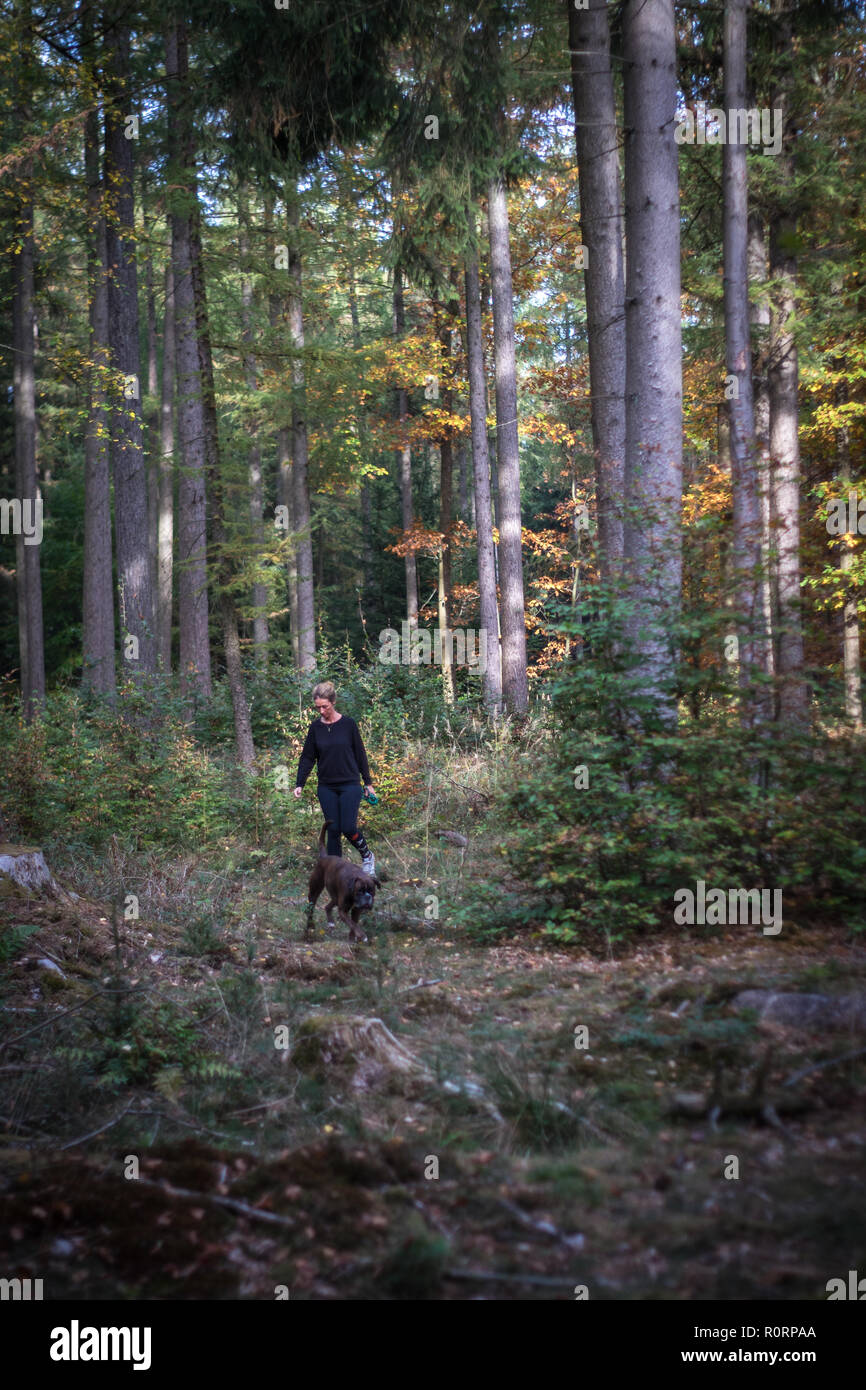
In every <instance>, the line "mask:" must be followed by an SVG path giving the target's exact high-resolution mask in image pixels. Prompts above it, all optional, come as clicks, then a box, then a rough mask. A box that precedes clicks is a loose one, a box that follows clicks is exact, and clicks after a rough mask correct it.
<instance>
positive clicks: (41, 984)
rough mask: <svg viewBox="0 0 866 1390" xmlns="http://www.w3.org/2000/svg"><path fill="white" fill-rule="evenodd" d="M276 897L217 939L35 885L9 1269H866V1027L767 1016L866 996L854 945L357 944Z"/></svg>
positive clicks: (202, 1273)
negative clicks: (769, 1008)
mask: <svg viewBox="0 0 866 1390" xmlns="http://www.w3.org/2000/svg"><path fill="white" fill-rule="evenodd" d="M252 883H253V880H252V879H250V878H249V877H248V878H247V879H246V880H244V887H243V905H242V911H239V912H237V913H235V915H234V918H233V920H232V921H231V922H230V923H229V924H228V925H227V926H226V927H225V929H224V930H222V931H220V932H217V933H212V932H210V931H209V930H208V929H205V928H196V924H195V923H188V924H187V925H186V927H185V928H183V929H182V930H181V929H179V927H178V924H177V923H174V924H167V923H165V922H162V921H160V920H159V918H158V915H153V916H151V917H148V916H147V915H144V916H143V917H142V919H141V920H138V921H132V922H126V921H123V920H121V919H120V916H119V914H118V920H117V925H116V928H115V925H114V924H113V921H112V911H111V909H110V907H109V906H108V905H107V904H106V903H104V902H100V901H98V900H96V899H92V898H91V899H88V898H86V897H84V896H81V897H78V898H70V897H69V896H68V894H66V893H65V892H64V893H61V894H60V896H58V897H51V896H48V897H45V898H35V897H27V895H25V894H22V893H20V892H15V891H13V890H12V889H11V888H10V887H9V886H8V885H7V889H6V891H5V894H4V896H3V900H2V902H0V915H2V920H3V927H2V935H0V941H2V943H3V955H2V961H3V963H2V980H0V993H2V1003H3V1013H2V1024H3V1034H2V1050H0V1133H2V1139H0V1177H2V1192H0V1232H2V1233H3V1234H2V1235H0V1244H2V1246H3V1247H5V1248H4V1249H3V1251H2V1255H0V1259H2V1265H3V1268H4V1270H6V1271H7V1273H8V1275H9V1276H10V1277H12V1276H13V1275H16V1274H17V1275H18V1276H20V1277H33V1278H42V1279H43V1281H44V1289H45V1293H44V1296H45V1298H46V1299H50V1298H69V1297H71V1298H77V1299H106V1298H117V1297H119V1298H127V1299H133V1298H157V1299H189V1298H195V1299H201V1298H213V1299H236V1298H242V1299H274V1298H278V1297H290V1298H292V1299H317V1300H321V1299H377V1300H386V1299H467V1298H469V1299H520V1300H526V1299H532V1300H548V1299H569V1300H571V1299H574V1298H575V1297H576V1296H577V1297H580V1296H583V1295H584V1293H585V1296H588V1297H590V1298H592V1299H602V1300H616V1299H640V1300H679V1299H736V1300H741V1299H758V1300H789V1299H792V1300H796V1299H807V1300H824V1299H826V1291H825V1288H826V1284H827V1281H828V1280H829V1279H831V1278H836V1277H840V1276H842V1277H844V1276H845V1275H846V1273H847V1271H848V1270H849V1269H858V1268H859V1269H863V1268H866V1212H864V1203H863V1198H862V1178H863V1157H864V1143H866V1107H864V1104H863V1101H864V1090H866V1068H864V1061H866V1057H864V1051H866V1048H864V1039H863V1036H862V1032H861V1031H859V1030H858V1028H857V1027H855V1026H854V1025H853V1024H852V1023H850V1021H849V1022H848V1023H845V1024H843V1025H840V1026H836V1025H835V1024H834V1023H833V1010H832V1008H830V1010H829V1013H828V1011H827V1009H826V1008H825V1010H824V1013H823V1014H822V1016H821V1023H820V1026H818V1025H816V1024H812V1025H809V1023H808V1021H807V1022H806V1023H797V1024H795V1025H793V1026H782V1025H781V1024H778V1023H771V1022H768V1021H764V1022H762V1021H761V1020H760V1018H759V1017H757V1015H756V1012H755V1009H754V1008H752V1009H745V1010H744V1009H743V1008H742V1007H740V1006H738V1005H737V1004H736V1003H735V1000H736V996H737V994H738V993H739V992H741V991H744V990H748V989H762V990H766V989H773V990H776V991H783V992H786V993H794V994H804V993H805V994H812V995H816V994H819V995H821V996H823V997H824V999H825V1000H827V999H829V1000H831V1001H832V1000H834V999H837V998H838V997H839V996H844V995H849V996H850V995H851V994H852V993H854V994H856V993H858V992H859V994H861V995H862V994H863V993H864V991H866V951H864V949H863V946H862V944H861V943H859V942H858V941H857V939H856V938H854V937H852V936H851V935H850V934H848V933H847V932H845V931H844V930H841V929H838V928H830V927H820V926H818V927H809V928H807V927H806V926H804V925H791V926H790V927H789V926H788V925H786V926H785V928H784V930H783V932H782V934H781V935H780V936H779V937H774V938H770V937H764V936H762V935H761V934H760V931H759V929H758V928H747V927H741V928H732V929H726V930H719V931H715V932H714V933H713V932H711V931H710V929H701V928H691V929H683V930H682V932H681V933H680V934H679V935H677V936H676V937H673V936H668V937H667V938H665V939H662V940H658V939H657V940H647V941H644V942H642V943H639V944H636V945H632V946H631V947H630V948H628V949H625V950H623V951H622V952H621V953H620V954H619V955H618V956H617V958H609V957H606V956H605V955H604V954H603V953H592V952H590V951H587V950H581V949H568V950H566V949H554V948H551V946H550V945H548V944H546V943H545V942H544V941H542V940H533V939H532V938H530V937H526V936H524V937H522V938H521V939H519V940H517V939H511V940H508V941H507V942H504V943H503V944H501V945H497V946H494V947H483V946H478V945H473V944H471V943H469V942H468V941H467V939H466V938H465V936H461V935H460V934H458V933H457V932H455V931H451V932H449V930H448V928H447V927H446V926H442V925H439V924H435V923H433V924H430V925H429V927H425V928H423V929H422V928H420V927H419V928H418V934H412V932H411V931H405V930H401V931H395V930H393V929H392V928H393V922H389V921H388V920H387V919H386V918H384V917H383V919H382V920H380V921H379V923H378V927H377V928H376V929H373V928H372V927H371V940H370V942H369V943H368V944H367V945H364V946H359V947H356V948H350V947H349V945H348V942H347V941H346V940H345V933H344V931H343V929H342V928H340V929H339V930H337V929H335V930H334V931H333V932H329V933H327V934H326V933H325V932H324V930H322V929H321V928H319V929H317V930H318V934H317V935H315V936H314V937H313V939H311V940H306V939H304V935H303V919H302V913H301V911H300V905H299V903H298V902H297V900H292V899H286V900H284V902H283V903H282V905H281V908H280V911H279V912H276V913H272V914H270V915H269V914H268V912H267V911H264V910H262V909H261V907H259V909H258V911H257V910H256V909H255V903H256V902H258V903H259V904H261V903H262V902H265V901H267V899H268V891H267V885H264V886H263V885H262V884H259V885H258V886H257V888H256V889H255V891H253V888H252V887H251V884H252ZM320 916H321V915H320ZM49 961H50V962H52V963H53V967H52V965H48V964H46V962H49ZM40 962H41V963H40ZM846 1017H847V1016H846ZM828 1018H829V1020H830V1021H829V1022H828ZM849 1053H850V1054H853V1055H852V1056H848V1054H849ZM846 1059H847V1060H846ZM800 1073H804V1074H803V1075H802V1076H801V1075H799V1074H800Z"/></svg>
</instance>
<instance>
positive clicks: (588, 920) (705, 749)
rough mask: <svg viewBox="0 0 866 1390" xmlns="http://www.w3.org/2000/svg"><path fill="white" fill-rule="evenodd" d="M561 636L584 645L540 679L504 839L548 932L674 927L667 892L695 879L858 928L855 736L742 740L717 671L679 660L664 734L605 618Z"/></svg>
mask: <svg viewBox="0 0 866 1390" xmlns="http://www.w3.org/2000/svg"><path fill="white" fill-rule="evenodd" d="M713 621H715V622H717V621H718V619H717V618H716V617H715V616H714V617H713ZM560 630H561V631H564V632H566V633H567V634H569V635H570V636H577V635H580V636H581V637H582V639H583V641H584V649H583V650H584V655H583V659H581V660H579V661H575V662H573V663H571V664H570V665H568V666H566V667H565V668H563V669H562V670H561V671H560V672H559V673H558V674H557V675H556V677H555V678H554V679H552V680H551V682H550V684H549V694H550V698H551V702H552V713H553V719H554V730H555V734H554V738H553V740H552V743H551V746H550V752H549V761H548V762H547V763H546V765H545V766H543V767H539V769H538V771H537V772H534V773H533V774H531V775H529V776H527V777H525V778H524V779H523V781H522V783H521V785H520V786H519V787H517V788H516V789H515V791H514V792H513V794H512V796H511V798H510V801H509V811H510V814H511V817H512V827H511V828H512V833H511V834H510V835H509V837H508V842H507V848H508V860H509V862H510V864H511V867H512V869H513V872H514V873H515V875H517V876H519V877H520V878H522V879H523V880H524V881H526V882H528V883H529V884H531V885H532V887H533V888H534V890H535V892H536V893H537V895H538V899H539V912H538V918H539V924H540V925H541V926H542V928H543V930H544V932H545V933H546V934H547V935H549V936H552V937H554V938H555V939H557V940H559V941H563V942H569V941H576V940H578V939H581V940H583V939H586V938H587V936H591V935H593V934H595V933H603V934H604V935H605V936H606V937H607V939H608V940H609V941H610V940H617V939H620V938H623V937H627V936H629V935H631V934H632V933H634V932H635V931H639V930H642V929H647V928H654V927H660V926H667V927H670V926H672V925H673V924H674V918H673V909H674V899H673V895H674V893H675V891H676V890H677V889H680V888H691V890H692V891H694V890H695V884H696V881H697V880H698V879H703V880H704V882H705V883H706V885H707V888H708V889H709V888H710V887H720V888H723V889H725V890H727V889H729V888H736V887H742V888H746V889H750V888H768V889H776V888H778V889H780V890H781V892H782V905H783V913H786V912H788V911H790V910H791V909H792V908H793V909H794V912H795V914H796V913H797V911H798V910H800V909H802V908H803V907H804V906H805V905H807V904H808V906H809V910H810V911H811V912H813V913H814V911H819V912H820V913H821V914H822V915H823V916H824V917H825V918H830V919H833V918H835V919H837V920H843V921H845V922H847V923H848V925H849V926H851V927H853V928H857V929H860V928H862V927H863V926H864V925H866V918H864V909H863V894H862V877H863V872H864V869H866V807H864V803H863V798H862V795H861V794H860V793H859V792H858V790H857V788H858V787H860V786H862V782H863V773H864V771H866V751H864V744H863V740H862V739H858V738H857V737H855V736H853V735H850V734H845V733H837V734H836V735H835V736H834V737H828V736H827V735H826V734H824V733H821V732H818V733H815V734H806V733H802V734H799V735H798V734H795V733H793V732H791V731H790V730H785V729H783V727H782V726H780V725H778V724H769V725H767V726H765V727H763V728H761V727H758V728H756V729H754V730H751V731H750V730H745V729H743V728H742V727H741V725H740V722H739V719H738V715H737V709H736V702H735V700H734V698H733V694H734V693H733V691H732V689H731V688H730V686H727V687H726V684H725V675H724V673H721V675H718V676H716V677H713V676H712V674H708V673H707V671H706V670H705V669H703V668H700V667H694V666H690V665H688V664H683V666H682V667H681V669H680V673H679V686H678V689H677V692H676V694H677V696H678V698H679V702H680V711H681V719H680V722H679V724H678V726H677V727H676V728H671V727H670V726H669V725H666V724H665V723H663V722H662V721H661V720H659V719H658V718H657V717H654V714H653V710H652V706H651V705H648V704H647V702H646V700H645V699H644V700H643V708H642V709H641V699H642V697H641V694H640V690H639V687H640V679H641V678H640V673H637V672H635V670H634V669H633V666H632V663H631V662H630V661H629V659H628V657H627V655H625V654H624V653H625V651H626V648H625V644H624V643H620V644H617V642H616V641H615V640H614V638H613V637H612V634H615V632H616V628H615V625H614V624H613V623H612V622H611V619H610V616H609V615H608V616H607V617H606V618H605V617H603V616H597V617H596V618H595V619H594V620H593V621H592V622H589V623H586V622H584V623H579V622H577V621H576V620H575V619H574V618H569V619H564V620H563V622H562V624H561V628H560ZM683 648H684V649H686V650H687V646H686V644H683ZM636 710H639V711H640V712H641V715H642V717H641V719H640V721H639V722H638V721H636V720H635V717H634V716H635V711H636ZM819 727H820V726H819ZM783 929H784V928H783Z"/></svg>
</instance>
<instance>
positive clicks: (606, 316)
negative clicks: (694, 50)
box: [568, 0, 625, 578]
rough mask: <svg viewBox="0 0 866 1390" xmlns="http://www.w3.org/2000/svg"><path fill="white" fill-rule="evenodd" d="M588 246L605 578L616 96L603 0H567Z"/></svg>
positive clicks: (617, 357)
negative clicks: (583, 4) (580, 1)
mask: <svg viewBox="0 0 866 1390" xmlns="http://www.w3.org/2000/svg"><path fill="white" fill-rule="evenodd" d="M568 17H569V45H570V48H571V74H572V97H573V102H574V130H575V142H576V145H577V163H578V168H579V170H580V223H581V232H582V242H583V248H584V262H585V267H584V278H585V281H586V314H587V333H588V338H589V374H590V389H591V396H592V438H593V448H594V451H595V487H596V497H597V504H598V547H599V559H600V563H601V572H602V575H603V576H604V577H605V578H610V577H612V576H613V575H614V574H616V573H617V572H618V571H619V569H620V568H621V566H622V556H623V519H622V503H623V486H624V471H625V284H624V271H623V254H622V230H623V228H622V200H621V197H620V182H619V180H620V171H619V157H618V148H617V147H618V135H617V123H616V102H615V99H614V90H613V74H612V70H611V60H610V25H609V23H608V7H607V4H606V0H589V8H588V9H587V8H582V9H576V8H575V6H574V4H573V3H572V2H571V0H568Z"/></svg>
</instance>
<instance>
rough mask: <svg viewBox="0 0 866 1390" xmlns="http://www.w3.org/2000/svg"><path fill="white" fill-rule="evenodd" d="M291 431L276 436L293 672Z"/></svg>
mask: <svg viewBox="0 0 866 1390" xmlns="http://www.w3.org/2000/svg"><path fill="white" fill-rule="evenodd" d="M291 438H292V436H291V431H290V430H288V429H285V428H284V429H281V430H280V431H279V432H278V434H277V468H278V470H279V471H278V478H277V490H278V493H279V501H280V505H281V506H283V507H285V508H286V513H287V515H288V518H289V537H290V541H291V544H290V545H289V549H288V560H287V562H286V589H287V591H288V597H289V628H290V633H291V641H292V660H293V662H294V666H295V670H296V671H300V669H301V650H300V646H299V643H298V552H297V549H296V545H295V498H294V486H293V483H292V443H291Z"/></svg>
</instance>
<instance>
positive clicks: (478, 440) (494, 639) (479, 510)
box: [465, 207, 502, 717]
mask: <svg viewBox="0 0 866 1390" xmlns="http://www.w3.org/2000/svg"><path fill="white" fill-rule="evenodd" d="M468 218H469V223H470V226H469V230H470V235H471V237H472V238H474V235H475V227H474V209H472V208H471V207H470V208H469V209H468ZM465 268H466V275H465V280H466V358H467V363H468V374H469V416H470V420H471V423H472V471H473V484H474V496H475V527H476V538H477V542H478V594H479V600H480V609H481V630H482V632H483V633H484V639H483V640H484V642H485V650H486V666H485V668H484V670H483V671H482V689H483V691H484V703H485V705H486V706H487V709H488V710H489V712H490V713H491V714H492V715H493V716H494V717H495V716H496V715H498V714H499V713H500V710H501V705H502V667H501V661H500V655H499V603H498V600H497V596H496V565H495V561H494V555H493V519H492V512H491V499H490V461H489V454H488V447H487V374H486V371H485V368H484V342H483V338H482V336H481V301H480V296H479V286H478V252H477V250H476V249H475V247H474V246H472V248H471V250H470V251H469V252H468V253H467V255H466V261H465Z"/></svg>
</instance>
